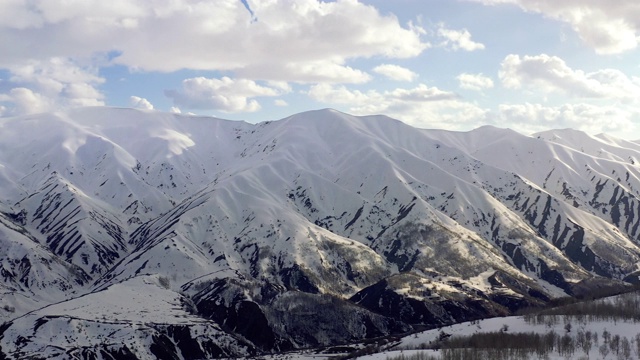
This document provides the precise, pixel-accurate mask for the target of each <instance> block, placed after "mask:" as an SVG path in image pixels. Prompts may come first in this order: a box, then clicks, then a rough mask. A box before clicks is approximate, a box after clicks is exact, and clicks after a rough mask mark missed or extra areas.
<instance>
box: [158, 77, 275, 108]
mask: <svg viewBox="0 0 640 360" xmlns="http://www.w3.org/2000/svg"><path fill="white" fill-rule="evenodd" d="M282 94H283V91H282V89H278V88H275V87H268V86H263V85H260V84H258V83H256V82H255V81H253V80H248V79H231V78H229V77H226V76H225V77H222V78H220V79H216V78H212V79H209V78H204V77H196V78H191V79H185V80H183V81H182V89H181V90H179V91H178V90H166V91H165V95H166V96H168V97H170V98H171V99H173V102H174V104H175V105H177V106H179V107H182V108H187V109H201V110H219V111H223V112H253V111H257V110H259V109H260V104H259V103H258V101H256V100H255V99H253V98H255V97H263V96H280V95H282Z"/></svg>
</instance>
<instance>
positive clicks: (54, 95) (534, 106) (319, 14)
mask: <svg viewBox="0 0 640 360" xmlns="http://www.w3.org/2000/svg"><path fill="white" fill-rule="evenodd" d="M639 42H640V1H637V0H562V1H559V0H361V1H357V0H337V1H319V0H110V1H104V0H1V1H0V49H2V51H0V117H9V116H19V115H25V114H33V113H40V112H50V111H58V110H64V109H68V108H73V107H78V106H115V107H134V108H141V109H154V110H157V111H165V112H181V113H193V114H198V115H211V116H215V117H220V118H225V119H234V120H245V121H248V122H260V121H267V120H277V119H280V118H284V117H287V116H289V115H292V114H295V113H299V112H303V111H307V110H313V109H320V108H334V109H337V110H340V111H343V112H346V113H349V114H353V115H370V114H384V115H388V116H390V117H393V118H396V119H399V120H402V121H404V122H406V123H408V124H410V125H412V126H416V127H419V128H436V129H448V130H457V131H467V130H471V129H474V128H476V127H479V126H483V125H493V126H498V127H502V128H511V129H514V130H517V131H520V132H522V133H525V134H531V133H535V132H538V131H544V130H548V129H557V128H574V129H579V130H583V131H586V132H588V133H590V134H594V135H595V134H599V133H607V134H610V135H613V136H617V137H621V138H625V139H630V140H636V139H640V50H639V44H638V43H639Z"/></svg>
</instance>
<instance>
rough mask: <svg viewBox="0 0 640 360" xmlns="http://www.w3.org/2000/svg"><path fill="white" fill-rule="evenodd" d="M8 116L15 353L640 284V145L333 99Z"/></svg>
mask: <svg viewBox="0 0 640 360" xmlns="http://www.w3.org/2000/svg"><path fill="white" fill-rule="evenodd" d="M0 122H1V126H2V128H3V132H2V133H0V150H1V151H0V195H1V196H2V198H0V275H1V276H0V290H1V291H2V294H3V295H2V297H0V321H2V322H3V325H2V326H1V327H0V354H1V355H0V358H1V357H2V356H4V357H7V358H14V357H33V358H38V357H41V358H56V357H57V358H64V357H65V356H67V355H68V354H73V356H76V357H78V358H110V357H118V358H145V357H154V356H155V357H166V358H172V357H175V358H179V357H183V358H203V357H225V356H246V355H252V354H260V353H266V352H273V351H284V350H289V349H295V348H305V347H319V346H329V345H337V344H344V343H349V342H352V341H358V340H362V339H367V338H375V337H380V336H386V335H390V334H400V333H405V332H409V331H411V330H412V329H415V328H423V327H434V326H439V325H444V324H450V323H454V322H460V321H466V320H471V319H478V318H482V317H488V316H500V315H506V314H509V313H512V312H514V311H517V310H519V309H522V308H526V307H531V306H540V305H544V304H546V303H548V302H550V301H553V300H554V299H556V298H559V297H564V296H575V297H583V296H587V295H589V294H592V293H606V292H615V291H618V290H621V289H625V288H629V287H631V286H632V284H637V283H639V282H640V280H639V279H640V277H639V276H638V274H639V273H640V268H639V267H638V264H639V263H640V261H639V260H640V248H639V247H638V244H639V236H640V233H639V226H640V225H639V224H640V201H639V198H640V193H639V191H640V168H639V167H638V166H637V165H636V163H637V161H636V160H635V159H640V156H639V155H640V145H638V144H635V143H631V142H625V141H622V140H615V139H611V138H607V137H591V136H588V135H586V134H584V133H579V132H575V131H569V130H563V131H554V132H547V133H541V134H536V135H534V136H524V135H521V134H518V133H515V132H512V131H509V130H502V129H496V128H489V127H484V128H480V129H477V130H474V131H471V132H468V133H454V132H444V131H433V130H429V131H428V130H420V129H415V128H411V127H409V126H407V125H405V124H403V123H401V122H398V121H395V120H392V119H389V118H386V117H381V116H379V117H353V116H350V115H346V114H342V113H338V112H336V111H333V110H323V111H316V112H308V113H302V114H298V115H294V116H292V117H290V118H286V119H283V120H280V121H275V122H266V123H260V124H257V125H252V124H247V123H243V122H233V121H225V120H219V119H213V118H199V117H188V116H178V115H173V114H162V113H151V112H140V111H134V110H125V109H108V108H87V109H78V110H73V111H70V112H68V113H66V114H49V115H39V116H35V117H33V116H32V117H29V118H8V119H0ZM4 130H7V131H4ZM9 130H10V131H9ZM109 339H111V340H109ZM113 339H116V340H117V341H115V340H113ZM114 341H115V342H114ZM115 344H121V345H115Z"/></svg>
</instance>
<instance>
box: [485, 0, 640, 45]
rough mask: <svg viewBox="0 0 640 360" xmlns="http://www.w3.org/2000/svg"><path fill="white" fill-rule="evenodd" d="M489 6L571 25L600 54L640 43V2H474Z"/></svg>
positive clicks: (534, 0) (491, 0) (568, 0)
mask: <svg viewBox="0 0 640 360" xmlns="http://www.w3.org/2000/svg"><path fill="white" fill-rule="evenodd" d="M473 1H479V2H482V3H484V4H487V5H495V4H514V5H518V6H520V7H521V8H522V9H524V10H525V11H528V12H534V13H539V14H542V15H544V16H546V17H549V18H551V19H555V20H559V21H562V22H565V23H567V24H569V25H570V26H571V27H572V28H573V30H574V31H575V32H576V33H577V34H578V36H580V38H581V39H582V40H583V41H584V42H585V43H586V44H587V45H589V46H591V47H592V48H594V49H595V51H596V52H597V53H600V54H617V53H621V52H624V51H627V50H631V49H635V48H636V47H637V46H638V39H640V2H638V1H611V0H590V1H584V0H562V1H548V0H473Z"/></svg>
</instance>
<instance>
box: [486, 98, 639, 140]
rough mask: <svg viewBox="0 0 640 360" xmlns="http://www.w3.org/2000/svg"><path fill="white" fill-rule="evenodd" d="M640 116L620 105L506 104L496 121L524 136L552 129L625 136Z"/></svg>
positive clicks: (500, 109) (499, 111)
mask: <svg viewBox="0 0 640 360" xmlns="http://www.w3.org/2000/svg"><path fill="white" fill-rule="evenodd" d="M639 115H640V113H639V112H638V111H634V110H630V109H625V108H622V107H619V106H598V105H593V104H584V103H580V104H565V105H562V106H545V105H541V104H530V103H525V104H503V105H500V106H499V108H498V113H497V119H495V122H496V124H497V125H499V126H507V127H511V128H514V129H516V130H519V131H522V132H524V133H534V132H539V131H543V130H548V129H549V128H573V129H579V130H583V131H586V132H588V133H591V134H597V133H603V132H604V133H610V134H624V133H626V132H628V131H630V130H631V129H633V128H634V122H635V121H636V119H637V118H638V116H639Z"/></svg>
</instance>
